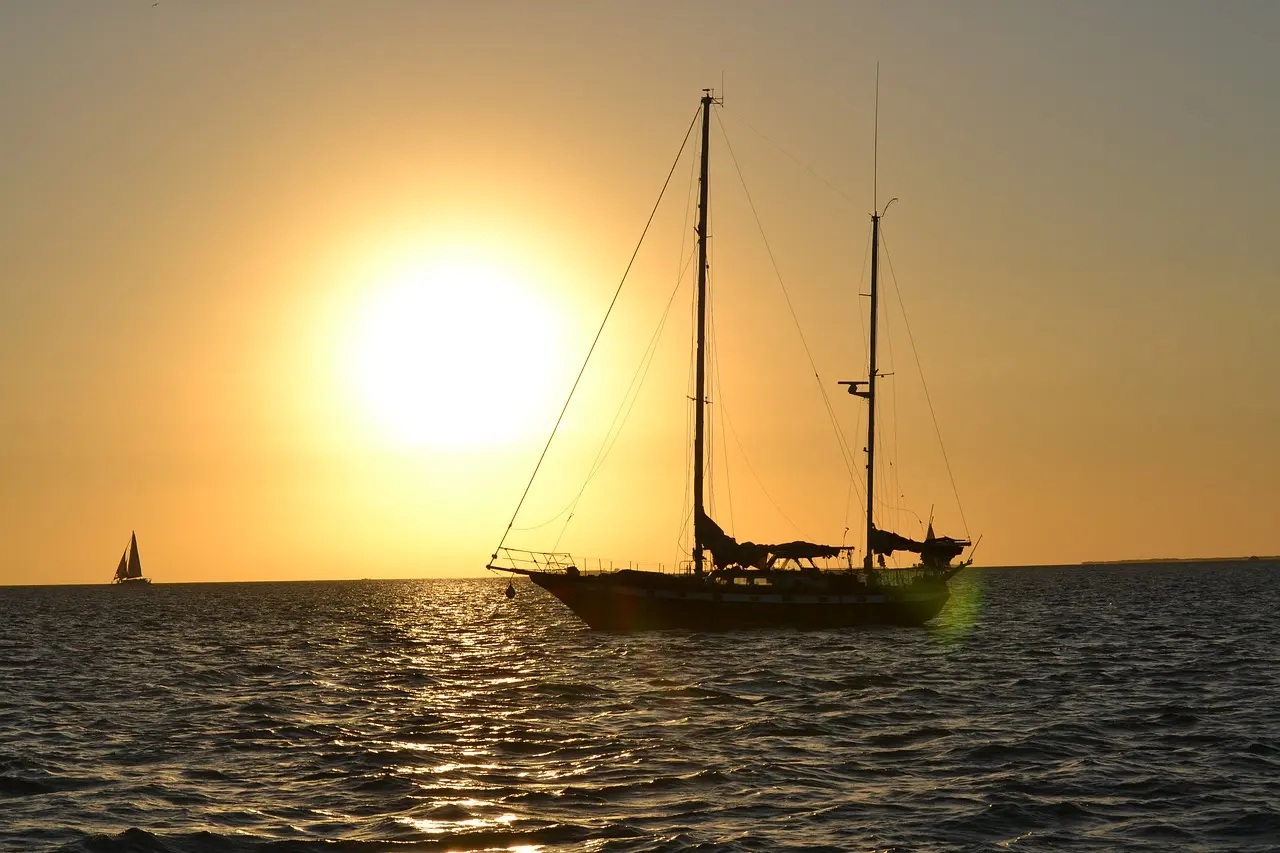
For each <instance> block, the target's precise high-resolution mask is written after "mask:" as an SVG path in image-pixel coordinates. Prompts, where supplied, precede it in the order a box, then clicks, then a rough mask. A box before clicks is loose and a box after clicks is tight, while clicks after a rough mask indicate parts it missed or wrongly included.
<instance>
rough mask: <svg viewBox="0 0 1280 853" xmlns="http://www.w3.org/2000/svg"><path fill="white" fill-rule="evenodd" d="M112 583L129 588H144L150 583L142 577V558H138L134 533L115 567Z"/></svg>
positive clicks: (149, 580)
mask: <svg viewBox="0 0 1280 853" xmlns="http://www.w3.org/2000/svg"><path fill="white" fill-rule="evenodd" d="M112 583H117V584H128V585H131V586H145V585H146V584H149V583H151V578H147V577H143V576H142V558H141V557H139V556H138V534H137V533H136V532H134V533H133V534H132V535H130V537H129V544H128V545H126V546H125V548H124V553H123V554H121V555H120V565H118V566H116V574H115V577H114V578H112Z"/></svg>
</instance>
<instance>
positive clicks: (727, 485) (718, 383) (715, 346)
mask: <svg viewBox="0 0 1280 853" xmlns="http://www.w3.org/2000/svg"><path fill="white" fill-rule="evenodd" d="M715 316H716V315H715V311H714V310H712V311H710V312H708V318H707V319H708V320H710V323H709V325H710V327H711V328H710V336H709V337H710V338H711V341H710V343H711V372H712V375H713V376H714V377H715V391H716V394H715V400H716V403H717V404H718V406H717V407H718V408H719V409H720V410H723V409H724V381H723V380H722V379H721V378H720V348H719V343H718V339H717V338H716V323H715ZM713 420H714V419H713ZM720 447H721V449H722V450H723V451H724V456H723V461H722V462H721V467H722V468H724V490H725V494H726V495H727V496H728V498H729V529H730V530H733V529H734V520H733V484H732V482H731V481H730V479H729V442H727V441H725V430H723V429H722V430H720Z"/></svg>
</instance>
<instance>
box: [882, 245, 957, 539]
mask: <svg viewBox="0 0 1280 853" xmlns="http://www.w3.org/2000/svg"><path fill="white" fill-rule="evenodd" d="M880 241H881V242H882V243H884V259H885V263H886V264H887V265H888V267H889V275H890V276H892V277H893V292H894V294H896V295H897V297H898V308H899V309H900V310H901V311H902V325H904V326H906V328H907V340H909V341H910V342H911V355H912V356H914V357H915V360H916V372H918V373H919V374H920V387H921V388H923V389H924V399H925V402H926V403H928V404H929V417H931V418H932V419H933V431H934V433H935V434H936V435H937V436H938V447H939V449H941V450H942V461H943V463H944V464H945V465H946V466H947V477H948V478H950V480H951V493H952V494H953V495H954V496H955V499H956V509H958V510H960V523H961V524H963V525H964V537H965V538H966V539H968V538H969V522H968V520H967V519H966V518H965V517H964V505H963V504H962V503H961V502H960V490H959V489H957V488H956V477H955V474H953V473H952V472H951V460H950V459H949V458H948V457H947V446H946V445H945V444H944V443H943V441H942V429H941V428H940V427H939V426H938V415H937V414H936V413H935V412H934V410H933V398H932V397H930V396H929V385H928V383H926V382H925V381H924V368H923V367H921V366H920V353H919V352H918V351H917V350H916V338H915V335H913V334H911V324H910V323H908V322H907V306H906V305H905V304H904V303H903V301H902V288H900V287H899V286H898V276H897V274H896V273H894V271H893V261H892V260H890V258H889V241H888V240H886V239H885V238H884V229H883V228H881V230H880Z"/></svg>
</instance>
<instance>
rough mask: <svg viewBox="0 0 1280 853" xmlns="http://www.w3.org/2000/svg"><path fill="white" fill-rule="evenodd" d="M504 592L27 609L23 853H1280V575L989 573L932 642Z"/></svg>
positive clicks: (173, 591) (235, 588)
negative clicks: (595, 616)
mask: <svg viewBox="0 0 1280 853" xmlns="http://www.w3.org/2000/svg"><path fill="white" fill-rule="evenodd" d="M505 583H506V581H505V580H504V579H484V580H431V581H381V582H379V581H365V582H351V583H290V584H209V585H164V584H157V585H155V586H153V587H151V588H149V589H121V588H111V587H44V588H7V589H0V848H3V849H11V850H58V849H64V850H73V851H123V850H138V851H166V850H175V851H178V850H181V851H217V853H238V851H250V850H252V851H257V850H269V851H274V850H277V849H278V850H282V851H290V853H295V852H296V853H303V852H304V851H312V850H315V851H342V853H349V851H357V853H363V851H399V850H406V851H468V850H521V851H551V850H592V851H596V850H598V851H640V850H646V851H659V850H662V851H668V850H669V851H675V850H700V851H722V850H723V851H791V850H796V851H798V850H808V851H818V850H830V851H871V850H877V851H885V850H894V851H916V850H987V849H995V850H998V849H1006V848H1008V849H1014V850H1018V849H1022V850H1072V851H1075V850H1090V851H1093V850H1097V851H1111V850H1151V851H1156V850H1159V851H1165V850H1201V851H1205V850H1213V851H1219V850H1220V851H1263V850H1267V851H1273V850H1280V640H1277V634H1278V631H1277V629H1278V628H1280V617H1277V607H1278V606H1280V566H1277V565H1275V564H1268V563H1257V562H1255V563H1240V564H1192V565H1177V566H1175V565H1158V564H1155V565H1144V566H1131V567H1119V566H1116V567H1084V568H1052V569H1050V568H1046V569H1001V570H994V569H992V570H984V571H969V572H966V573H965V574H962V575H961V576H960V577H959V578H958V579H957V580H956V581H955V582H954V584H953V585H954V587H955V596H954V598H953V601H952V602H951V604H950V605H948V609H947V610H946V611H945V612H944V614H943V616H942V618H941V619H940V620H939V622H938V624H937V625H935V626H933V627H931V628H929V629H918V628H917V629H905V628H890V629H873V630H840V631H823V632H798V631H753V632H745V633H738V634H694V633H684V632H662V633H650V634H635V635H615V634H600V633H593V632H590V631H587V630H585V629H584V628H583V627H582V625H581V624H580V623H579V622H577V620H576V619H574V617H573V616H572V615H571V614H569V613H568V611H566V610H564V609H563V608H562V607H561V606H560V605H559V604H558V603H557V602H556V601H555V600H554V599H551V598H549V597H548V596H547V595H545V594H544V593H542V592H541V591H539V590H537V589H536V588H534V587H532V586H530V585H528V584H523V585H520V584H518V589H519V595H517V597H516V598H515V599H514V600H513V601H507V600H506V599H505V598H504V597H503V595H502V589H503V587H504V585H505Z"/></svg>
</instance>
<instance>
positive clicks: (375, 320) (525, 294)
mask: <svg viewBox="0 0 1280 853" xmlns="http://www.w3.org/2000/svg"><path fill="white" fill-rule="evenodd" d="M380 278H381V280H379V281H375V282H370V284H372V285H374V286H375V287H376V290H375V292H374V293H373V295H372V296H371V297H370V299H369V301H368V302H367V303H366V305H365V306H364V309H363V311H362V312H361V313H360V315H359V317H358V319H357V323H356V327H355V336H354V339H353V350H352V353H351V357H350V361H349V367H350V375H349V380H350V382H351V384H352V386H353V390H354V391H355V393H356V395H357V397H358V398H359V399H360V400H361V403H362V408H363V410H364V411H365V412H366V413H367V414H368V415H370V416H371V418H372V420H373V421H374V422H375V423H376V425H377V426H378V427H379V428H380V429H381V430H382V431H383V432H384V433H385V434H386V435H388V436H389V437H390V438H392V439H393V440H395V441H397V442H399V443H402V444H407V445H412V446H426V447H434V448H440V449H455V448H462V447H467V446H472V445H479V444H493V443H498V442H504V441H510V440H513V439H518V438H523V437H528V436H529V435H530V434H531V432H532V431H537V430H542V429H547V428H549V427H550V423H551V421H550V420H549V418H554V412H555V410H556V408H557V406H556V401H555V400H553V399H552V398H553V397H554V396H556V393H557V391H556V388H557V384H556V382H557V380H558V379H559V378H560V377H559V374H558V371H559V369H560V356H561V353H560V351H559V348H558V346H557V341H558V340H560V337H559V335H558V331H559V328H558V323H557V322H556V317H555V314H554V312H552V311H551V310H550V309H549V308H548V307H547V306H546V305H545V304H543V303H542V302H541V301H540V300H539V299H538V298H537V297H536V296H535V294H534V292H533V290H532V288H531V287H530V286H529V285H528V284H526V283H524V282H522V281H521V279H520V276H519V273H517V272H515V271H512V270H508V269H504V268H503V267H502V266H501V265H499V264H497V263H496V262H494V261H492V260H490V259H487V258H485V257H482V256H480V255H479V253H460V254H457V255H455V256H453V257H448V258H440V257H434V258H429V259H426V260H422V261H415V262H409V263H404V264H400V265H398V267H397V268H396V269H395V270H393V271H392V272H391V273H389V274H388V275H386V276H385V277H380Z"/></svg>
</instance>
